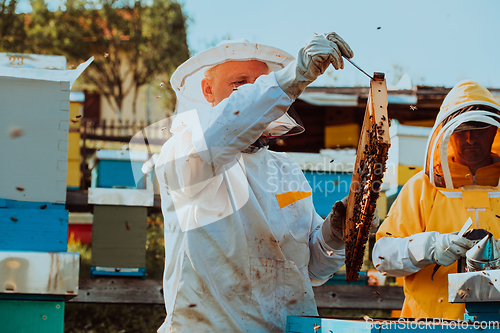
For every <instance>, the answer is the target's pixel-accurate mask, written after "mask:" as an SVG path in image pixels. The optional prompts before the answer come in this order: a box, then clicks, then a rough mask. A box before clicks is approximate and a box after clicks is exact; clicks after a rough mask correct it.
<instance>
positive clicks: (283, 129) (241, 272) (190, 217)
mask: <svg viewBox="0 0 500 333" xmlns="http://www.w3.org/2000/svg"><path fill="white" fill-rule="evenodd" d="M342 56H345V57H348V58H351V57H352V56H353V53H352V51H351V49H350V48H349V46H348V45H347V43H345V42H344V41H343V40H342V39H341V38H340V37H339V36H338V35H336V34H335V33H330V34H324V35H316V36H314V37H312V38H311V39H310V40H309V41H308V42H307V44H306V45H305V46H304V47H303V48H301V49H300V50H299V52H298V56H297V59H295V60H294V58H293V57H292V56H291V55H289V54H288V53H286V52H284V51H282V50H280V49H277V48H274V47H270V46H265V45H260V44H255V43H250V42H248V41H225V42H223V43H221V44H219V45H218V46H216V47H213V48H211V49H208V50H206V51H204V52H201V53H199V54H198V55H196V56H194V57H192V58H191V59H189V60H188V61H186V62H185V63H184V64H182V65H181V66H179V68H178V69H177V70H176V71H175V73H174V74H173V75H172V78H171V84H172V87H173V88H174V90H175V92H176V94H177V98H178V107H177V111H176V116H175V119H174V121H173V123H172V128H171V132H172V133H173V136H172V138H171V139H170V140H168V141H167V142H166V144H165V145H164V146H163V148H162V151H161V154H160V156H159V159H158V160H157V161H156V174H157V177H158V180H159V184H160V191H161V198H162V210H163V215H164V220H165V250H166V251H165V252H166V261H165V275H164V296H165V303H166V310H167V317H166V320H165V322H164V324H163V325H162V326H161V327H160V329H159V332H283V331H284V330H285V320H286V317H287V316H289V315H307V316H314V315H317V309H316V303H315V301H314V294H313V290H312V286H311V285H320V284H322V283H324V282H325V281H326V280H328V279H329V278H330V277H331V276H332V274H333V273H334V272H336V271H337V270H338V269H339V268H340V267H341V266H342V265H343V264H344V243H343V240H342V235H341V232H342V226H343V223H344V220H345V215H344V212H343V211H345V208H344V206H343V205H342V204H341V203H340V202H339V203H336V205H335V208H334V209H333V210H332V213H331V214H330V215H329V217H328V218H327V220H326V222H325V223H324V220H323V219H322V218H321V217H320V216H319V215H318V214H317V213H316V212H315V210H314V207H313V203H312V197H311V195H312V190H311V187H310V186H309V184H308V182H307V180H306V179H305V177H304V175H303V174H302V172H301V170H300V169H299V167H298V166H297V164H295V163H294V161H293V160H292V159H291V158H290V157H289V156H288V155H287V154H285V153H276V152H273V151H270V150H269V149H268V147H267V145H268V144H269V141H270V140H272V139H273V138H277V137H282V136H286V135H291V134H294V133H300V132H301V131H302V130H303V129H302V128H301V127H300V126H299V125H298V124H297V122H296V121H295V120H294V119H292V118H291V117H289V116H288V114H287V110H288V108H289V107H290V105H291V104H292V102H293V101H294V100H295V99H296V98H297V97H298V96H299V95H300V94H301V92H302V91H303V90H304V89H305V87H306V86H307V85H308V84H310V83H311V82H313V81H314V80H315V79H316V78H317V77H318V76H319V75H320V74H322V73H324V72H325V70H326V69H327V68H328V66H329V65H330V64H332V65H333V66H334V67H335V69H340V68H343V60H342ZM332 216H333V217H332Z"/></svg>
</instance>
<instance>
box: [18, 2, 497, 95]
mask: <svg viewBox="0 0 500 333" xmlns="http://www.w3.org/2000/svg"><path fill="white" fill-rule="evenodd" d="M24 1H27V0H24ZM49 1H50V2H52V3H57V2H58V1H57V0H49ZM178 1H179V2H180V3H182V4H183V8H184V12H185V14H186V15H187V16H188V17H189V20H188V30H187V33H188V45H189V48H190V50H191V53H192V54H193V55H194V54H195V53H198V52H200V51H203V50H204V49H206V48H208V47H210V46H213V45H216V44H217V43H218V42H220V41H221V40H223V39H227V37H228V36H229V37H230V38H231V39H235V38H246V39H248V40H249V41H251V42H256V43H261V44H266V45H271V46H275V47H279V48H281V49H283V50H284V51H286V52H288V53H290V54H292V55H294V56H295V55H296V54H297V51H298V50H299V49H300V48H301V47H302V46H303V45H304V44H305V43H306V42H307V40H308V39H309V38H310V37H311V36H313V35H314V34H315V33H324V32H332V31H333V32H336V33H338V34H339V35H340V36H341V37H342V38H343V39H344V40H345V41H346V42H347V43H348V44H349V45H350V46H351V48H352V49H353V51H354V58H353V59H352V60H353V61H354V62H355V63H356V64H357V65H358V66H359V67H361V68H362V69H364V70H365V71H366V72H367V73H369V74H372V73H373V72H383V73H385V75H386V79H387V82H388V84H395V83H396V82H397V81H398V80H399V78H400V77H401V76H402V75H403V74H404V73H407V74H408V75H409V76H410V78H411V80H412V83H413V85H427V86H444V87H452V86H453V85H454V84H455V83H457V82H458V81H460V80H462V79H471V80H475V81H477V82H478V83H480V84H482V85H484V86H486V87H489V88H500V65H499V60H500V43H499V40H500V18H499V14H500V1H499V0H475V1H472V0H418V1H404V0H378V1H373V0H371V1H370V0H343V1H338V0H312V1H311V0H310V1H305V0H300V1H299V0H233V1H228V0H178ZM314 85H319V86H368V85H369V79H368V78H367V77H366V76H364V74H362V73H361V72H360V71H358V70H357V69H355V68H354V67H353V66H352V65H351V64H349V63H345V68H344V70H341V71H334V70H333V68H332V67H330V70H329V71H327V73H326V74H324V75H322V76H321V77H320V78H319V79H318V80H317V81H316V82H315V83H314Z"/></svg>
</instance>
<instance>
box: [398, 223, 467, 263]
mask: <svg viewBox="0 0 500 333" xmlns="http://www.w3.org/2000/svg"><path fill="white" fill-rule="evenodd" d="M411 239H412V241H411V242H410V243H409V245H408V250H409V254H410V259H411V261H412V263H413V264H414V265H415V266H417V267H420V268H423V267H425V266H428V265H430V264H438V265H441V266H450V265H451V264H453V263H454V262H455V261H456V260H458V259H460V257H464V256H465V252H467V250H469V249H470V248H471V247H473V246H474V244H475V243H476V242H475V241H472V240H469V239H467V238H465V237H462V236H458V233H457V232H454V233H449V234H440V233H439V232H437V231H429V232H422V233H419V234H415V235H412V236H411Z"/></svg>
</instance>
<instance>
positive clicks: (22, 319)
mask: <svg viewBox="0 0 500 333" xmlns="http://www.w3.org/2000/svg"><path fill="white" fill-rule="evenodd" d="M0 322H1V323H2V328H1V329H0V331H1V332H3V333H63V332H64V302H63V301H18V300H0Z"/></svg>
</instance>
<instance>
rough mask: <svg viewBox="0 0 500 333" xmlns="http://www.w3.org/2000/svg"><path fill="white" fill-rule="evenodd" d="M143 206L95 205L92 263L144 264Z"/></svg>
mask: <svg viewBox="0 0 500 333" xmlns="http://www.w3.org/2000/svg"><path fill="white" fill-rule="evenodd" d="M146 227H147V207H140V206H112V205H95V206H94V222H93V227H92V266H101V267H130V268H145V267H146Z"/></svg>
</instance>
